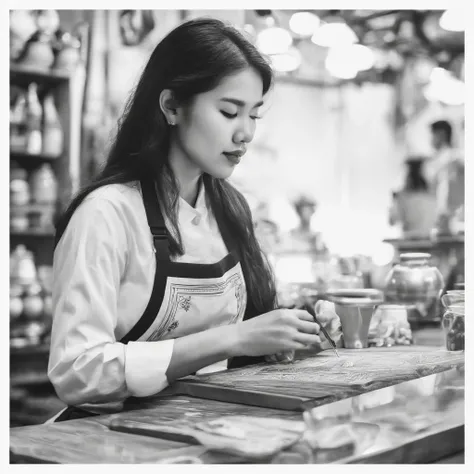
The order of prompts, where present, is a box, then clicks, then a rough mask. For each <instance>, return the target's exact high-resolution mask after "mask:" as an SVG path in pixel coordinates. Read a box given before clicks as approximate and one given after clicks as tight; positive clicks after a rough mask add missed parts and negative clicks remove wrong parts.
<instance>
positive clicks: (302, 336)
mask: <svg viewBox="0 0 474 474" xmlns="http://www.w3.org/2000/svg"><path fill="white" fill-rule="evenodd" d="M295 341H297V342H300V343H302V344H304V345H305V346H309V345H313V344H321V338H320V337H319V336H318V335H317V334H306V333H304V332H298V333H297V334H296V336H295Z"/></svg>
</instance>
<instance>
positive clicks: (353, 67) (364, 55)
mask: <svg viewBox="0 0 474 474" xmlns="http://www.w3.org/2000/svg"><path fill="white" fill-rule="evenodd" d="M374 63H375V54H374V53H373V51H372V50H371V49H370V48H368V47H367V46H364V45H361V44H352V45H349V46H337V47H334V48H330V49H329V52H328V55H327V57H326V68H327V69H328V71H329V72H330V73H331V74H332V75H333V76H335V77H339V78H341V79H353V78H354V77H355V76H356V75H357V73H358V72H359V71H366V70H368V69H371V68H372V67H373V66H374Z"/></svg>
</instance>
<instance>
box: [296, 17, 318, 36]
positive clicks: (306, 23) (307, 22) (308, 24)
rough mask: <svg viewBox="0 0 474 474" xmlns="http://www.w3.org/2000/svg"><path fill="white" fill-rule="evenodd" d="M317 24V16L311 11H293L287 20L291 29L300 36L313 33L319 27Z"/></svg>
mask: <svg viewBox="0 0 474 474" xmlns="http://www.w3.org/2000/svg"><path fill="white" fill-rule="evenodd" d="M319 24H320V20H319V17H318V16H317V15H315V14H314V13H311V12H297V13H293V15H291V18H290V21H289V25H290V29H291V31H293V33H296V34H297V35H299V36H302V37H309V36H311V35H313V34H314V33H315V32H316V30H317V29H318V28H319Z"/></svg>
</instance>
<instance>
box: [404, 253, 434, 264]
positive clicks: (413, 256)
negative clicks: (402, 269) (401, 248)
mask: <svg viewBox="0 0 474 474" xmlns="http://www.w3.org/2000/svg"><path fill="white" fill-rule="evenodd" d="M430 258H431V254H430V253H421V252H420V253H415V252H413V253H402V254H400V262H408V261H409V260H428V259H430Z"/></svg>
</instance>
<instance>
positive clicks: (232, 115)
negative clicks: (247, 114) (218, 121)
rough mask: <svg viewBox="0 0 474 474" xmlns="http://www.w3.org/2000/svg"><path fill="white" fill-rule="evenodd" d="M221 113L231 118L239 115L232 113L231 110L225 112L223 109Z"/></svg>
mask: <svg viewBox="0 0 474 474" xmlns="http://www.w3.org/2000/svg"><path fill="white" fill-rule="evenodd" d="M221 114H222V115H223V116H224V117H227V118H229V119H232V118H236V117H237V114H230V113H229V112H224V111H223V110H221Z"/></svg>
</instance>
